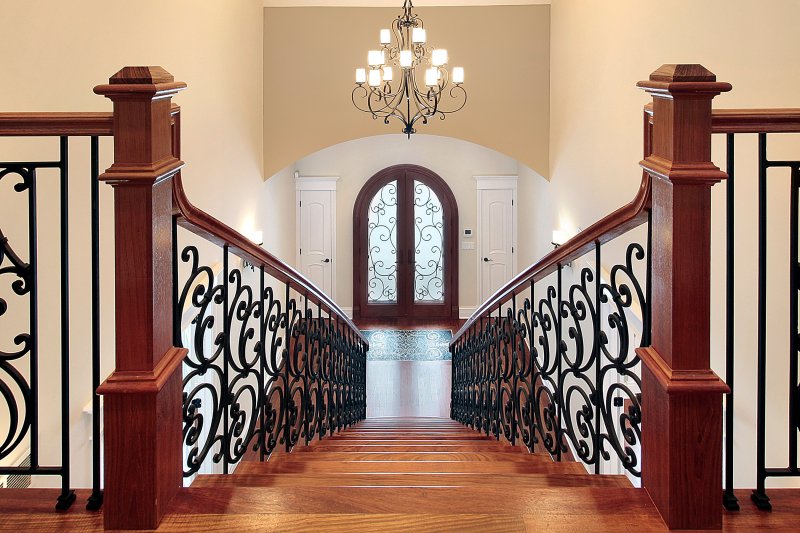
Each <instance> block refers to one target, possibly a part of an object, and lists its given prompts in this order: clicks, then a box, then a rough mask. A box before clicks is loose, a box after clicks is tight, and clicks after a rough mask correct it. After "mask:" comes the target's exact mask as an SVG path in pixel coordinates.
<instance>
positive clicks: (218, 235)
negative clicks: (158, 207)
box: [172, 174, 367, 343]
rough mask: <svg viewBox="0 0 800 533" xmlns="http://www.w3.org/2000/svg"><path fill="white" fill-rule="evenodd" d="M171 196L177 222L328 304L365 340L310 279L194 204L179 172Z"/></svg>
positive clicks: (303, 292)
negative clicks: (185, 189)
mask: <svg viewBox="0 0 800 533" xmlns="http://www.w3.org/2000/svg"><path fill="white" fill-rule="evenodd" d="M172 198H173V206H174V207H173V210H174V212H173V215H175V216H177V222H178V225H179V226H181V227H183V228H185V229H187V230H189V231H191V232H192V233H194V234H196V235H199V236H200V237H203V238H204V239H207V240H209V241H210V242H213V243H214V244H217V245H218V246H220V247H223V246H226V245H227V246H228V249H229V250H230V251H232V252H233V253H234V254H235V255H237V256H239V257H241V258H242V259H245V260H246V261H248V262H249V263H250V264H252V265H255V266H257V267H258V266H263V267H264V271H265V272H266V273H268V274H269V275H270V276H272V277H273V278H275V279H277V280H278V281H281V282H283V283H288V284H290V285H291V286H292V288H293V289H294V290H296V291H297V292H299V293H301V294H303V296H305V297H307V298H308V299H309V300H310V301H312V302H315V303H318V304H320V305H322V306H324V307H326V308H328V309H329V310H330V312H331V313H333V314H335V315H336V316H337V317H338V318H339V319H340V320H341V321H343V322H344V323H345V324H347V325H348V326H349V327H350V328H351V329H352V330H354V331H355V332H356V333H357V334H358V336H359V338H360V339H361V340H362V341H363V342H364V343H366V342H367V340H366V338H365V337H364V336H363V335H362V334H361V331H359V329H358V328H357V327H356V325H355V324H354V323H353V321H352V320H350V318H349V317H348V316H347V315H346V314H345V312H344V311H343V310H342V309H341V308H340V307H339V306H338V305H337V304H336V303H335V302H334V301H333V300H331V298H330V297H329V296H328V295H327V294H325V293H324V292H323V291H321V290H320V289H319V288H318V287H317V286H316V285H314V284H313V283H312V282H311V281H310V280H309V279H307V278H306V277H305V276H303V275H302V274H300V273H299V272H298V271H297V270H295V269H294V268H292V267H291V266H289V265H288V264H286V263H285V262H283V261H281V260H280V259H278V258H277V257H276V256H274V255H272V254H271V253H269V252H268V251H266V250H265V249H264V248H262V247H261V246H259V245H257V244H256V243H254V242H253V241H251V240H250V239H248V238H247V237H245V236H244V235H242V234H241V233H239V232H238V231H236V230H235V229H233V228H231V227H230V226H228V225H227V224H225V223H224V222H221V221H219V220H217V219H216V218H214V217H213V216H211V215H210V214H208V213H206V212H205V211H203V210H202V209H199V208H197V207H195V206H194V205H193V204H192V203H191V202H190V201H189V199H188V198H187V197H186V193H185V192H184V189H183V183H182V181H181V176H180V174H178V175H176V176H175V177H174V178H173V180H172Z"/></svg>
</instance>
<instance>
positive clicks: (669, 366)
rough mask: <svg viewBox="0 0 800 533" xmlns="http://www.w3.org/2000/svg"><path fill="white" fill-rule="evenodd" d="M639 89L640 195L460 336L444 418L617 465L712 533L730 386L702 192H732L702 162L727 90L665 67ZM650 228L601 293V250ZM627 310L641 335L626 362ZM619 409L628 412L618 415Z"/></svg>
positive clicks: (667, 510) (531, 271) (707, 201)
mask: <svg viewBox="0 0 800 533" xmlns="http://www.w3.org/2000/svg"><path fill="white" fill-rule="evenodd" d="M639 87H641V88H642V89H644V90H645V91H646V92H648V93H649V94H651V95H652V97H653V104H652V107H651V110H652V111H651V114H648V113H647V112H646V113H645V121H644V124H645V133H644V147H645V154H644V155H645V158H644V160H643V161H642V162H641V166H642V168H643V169H644V177H643V180H642V185H641V187H640V190H639V193H638V194H637V196H636V198H635V199H634V200H633V201H632V202H630V203H629V204H628V205H626V206H625V207H623V208H621V209H619V210H617V211H616V212H614V213H612V214H611V215H609V216H608V217H606V218H604V219H602V220H601V221H599V222H597V223H595V224H593V225H592V226H590V227H589V228H587V229H586V230H584V231H582V232H581V233H579V234H578V235H577V236H575V237H574V238H572V239H570V240H569V241H568V242H566V243H565V244H564V245H562V246H560V247H558V248H557V249H556V250H554V251H553V252H551V253H550V254H548V255H547V256H545V257H544V258H543V259H542V260H541V261H539V262H537V263H535V264H534V265H532V266H531V267H529V268H528V269H526V270H525V271H524V272H523V273H522V274H520V275H519V276H517V277H516V278H514V279H513V280H512V281H510V282H509V283H508V284H506V285H505V286H504V287H503V288H501V289H500V290H499V291H498V292H497V293H496V294H495V295H493V296H492V297H490V298H489V300H488V301H487V302H486V303H484V304H483V305H482V306H481V307H480V308H479V309H478V310H477V311H476V312H475V313H474V314H473V316H472V317H471V318H470V319H469V320H468V321H467V323H466V324H465V325H464V326H463V327H462V328H461V329H460V330H459V332H458V333H457V334H456V336H455V337H454V339H453V341H452V344H451V351H452V353H453V417H454V418H456V419H458V420H461V421H462V422H464V423H467V424H469V425H472V426H473V427H476V429H479V430H483V431H486V432H487V433H489V432H493V433H494V434H496V435H498V436H500V435H504V436H505V437H506V438H508V439H509V440H511V441H512V442H514V441H515V440H517V439H521V440H522V441H523V443H524V444H526V445H528V446H529V448H533V447H535V446H543V447H544V449H545V451H547V452H549V453H551V455H553V457H554V458H556V459H560V458H561V457H562V454H567V453H569V452H571V453H573V454H574V455H576V456H577V458H579V459H581V460H582V461H584V463H586V464H587V465H593V466H594V467H595V471H596V472H600V471H601V468H600V464H601V462H602V461H603V460H605V459H608V458H609V457H613V456H614V455H616V456H617V457H618V460H619V461H620V463H621V464H622V466H623V467H624V468H625V469H626V470H627V471H628V472H629V473H630V474H632V475H634V476H636V475H640V476H641V479H642V486H643V487H644V488H645V489H646V490H647V491H648V492H649V494H650V496H651V498H652V500H653V502H654V503H655V504H656V506H657V507H658V509H659V511H660V512H661V514H662V517H663V518H664V521H665V522H666V524H667V525H668V526H669V527H670V528H677V529H687V528H688V529H715V528H719V527H720V526H721V520H722V510H721V509H722V508H721V506H720V505H719V499H720V494H721V491H722V487H721V479H722V468H721V467H722V459H721V442H722V395H723V394H724V393H726V392H727V391H728V387H727V386H726V384H725V382H724V381H722V380H721V379H720V378H719V377H718V376H717V375H716V374H715V373H714V372H713V371H712V370H711V367H710V344H709V328H710V301H709V300H710V239H711V231H710V229H711V186H712V185H714V184H715V183H717V182H719V181H721V180H723V179H725V177H726V175H725V173H724V172H722V171H721V170H719V169H718V168H717V167H716V166H715V165H714V164H713V163H712V161H711V134H712V125H713V117H712V111H711V102H712V99H713V98H714V97H715V96H716V95H718V94H720V93H721V92H725V91H729V90H730V89H731V86H730V85H729V84H727V83H720V82H717V81H716V77H715V76H714V74H713V73H711V72H709V71H708V70H706V69H705V68H703V67H702V66H700V65H664V66H662V67H661V68H659V69H658V70H656V71H655V72H654V73H653V74H652V75H651V76H650V79H649V80H648V81H644V82H640V83H639ZM651 117H652V118H651ZM720 120H721V119H720ZM648 220H649V224H648V231H647V234H648V235H647V238H646V239H647V244H646V245H643V244H641V243H638V242H633V243H631V244H629V245H628V246H627V248H626V251H625V253H624V254H617V255H618V259H617V260H615V261H614V263H613V264H614V266H613V267H612V268H611V269H610V273H609V274H608V275H607V277H608V278H609V279H608V280H607V281H604V280H603V277H604V275H605V274H604V272H603V270H602V268H601V264H602V261H603V258H601V255H600V250H601V247H602V248H603V250H605V249H606V248H607V247H604V246H603V245H605V244H606V243H608V242H609V241H611V240H612V239H615V238H617V237H620V236H624V235H626V234H627V233H628V232H629V231H630V230H632V229H633V228H635V227H637V226H639V225H641V224H644V223H646V222H648ZM592 253H593V255H594V257H593V258H591V259H594V264H593V265H591V264H589V266H587V267H585V268H580V273H573V279H572V280H571V284H570V285H568V286H564V280H563V278H564V277H566V275H567V274H569V272H566V271H565V267H566V266H567V263H569V262H573V261H576V260H578V259H580V258H581V257H583V256H585V255H587V254H592ZM604 253H605V252H604ZM612 258H613V252H612ZM637 261H639V262H640V263H641V262H644V263H645V267H644V268H642V267H641V265H640V266H639V267H638V268H637V265H636V262H637ZM571 270H572V269H570V271H571ZM641 270H645V273H644V275H642V274H641ZM637 271H638V273H637ZM551 274H556V280H555V281H552V282H548V281H546V280H545V278H546V277H547V276H548V275H551ZM642 278H645V279H642ZM542 286H543V287H542ZM604 306H606V307H607V309H606V310H605V311H604ZM636 307H638V308H639V309H640V315H641V321H642V330H643V331H641V342H640V343H639V346H640V347H639V348H637V349H636V350H635V354H631V353H630V352H631V350H630V349H629V348H630V345H631V336H632V333H631V330H630V326H629V322H631V321H632V320H633V318H632V316H633V315H635V314H636V312H635V308H636ZM603 319H606V320H605V321H604V320H603ZM604 322H605V323H606V325H604ZM584 332H587V333H586V334H584ZM612 335H614V336H615V337H616V340H614V341H612V340H611V336H612ZM614 376H619V377H620V378H625V379H626V380H627V384H625V383H623V384H616V383H611V382H609V381H608V380H609V379H610V378H611V377H614ZM638 386H640V387H641V403H640V401H639V394H637V391H636V388H637V387H638ZM615 397H616V398H617V399H616V400H615ZM616 402H618V405H620V406H623V405H624V406H626V408H624V409H623V410H622V412H617V411H615V410H614V407H615V406H616V405H617V404H616ZM642 420H644V421H645V422H644V430H642V429H641V423H642ZM639 445H640V446H641V452H640V453H639V452H638V450H637V448H638V447H639ZM640 461H641V462H640Z"/></svg>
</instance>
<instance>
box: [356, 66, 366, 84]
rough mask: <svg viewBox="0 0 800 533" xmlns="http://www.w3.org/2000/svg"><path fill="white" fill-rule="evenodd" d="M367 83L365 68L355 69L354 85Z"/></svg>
mask: <svg viewBox="0 0 800 533" xmlns="http://www.w3.org/2000/svg"><path fill="white" fill-rule="evenodd" d="M366 82H367V69H365V68H357V69H356V83H366Z"/></svg>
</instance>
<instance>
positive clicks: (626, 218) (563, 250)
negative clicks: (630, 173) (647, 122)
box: [450, 172, 652, 346]
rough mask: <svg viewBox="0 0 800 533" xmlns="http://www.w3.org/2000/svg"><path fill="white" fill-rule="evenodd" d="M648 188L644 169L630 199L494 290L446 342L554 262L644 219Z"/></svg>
mask: <svg viewBox="0 0 800 533" xmlns="http://www.w3.org/2000/svg"><path fill="white" fill-rule="evenodd" d="M651 191H652V188H651V178H650V175H649V174H648V173H647V172H644V173H642V182H641V184H640V185H639V191H638V192H637V193H636V197H634V199H633V200H631V201H630V202H629V203H628V204H626V205H624V206H623V207H620V208H619V209H617V210H616V211H614V212H613V213H611V214H609V215H607V216H605V217H603V218H601V219H600V220H598V221H597V222H595V223H594V224H592V225H591V226H589V227H588V228H586V229H585V230H583V231H581V232H580V233H578V234H577V235H575V236H574V237H572V238H571V239H570V240H568V241H567V242H565V243H564V244H562V245H561V246H559V247H558V248H556V249H555V250H553V251H552V252H550V253H548V254H547V255H545V256H544V257H542V258H541V259H540V260H539V261H537V262H536V263H534V264H532V265H531V266H529V267H528V268H526V269H525V270H524V271H523V272H521V273H519V274H518V275H517V276H515V277H514V278H513V279H511V281H509V282H508V283H506V284H505V285H503V286H502V287H500V289H498V290H497V292H495V293H494V294H493V295H492V296H490V297H489V299H488V300H486V301H485V302H484V303H483V304H482V305H481V306H480V307H478V309H477V310H475V312H474V313H472V316H470V317H469V319H468V320H467V321H466V323H464V325H463V326H461V328H460V329H459V330H458V332H457V333H456V334H455V335H454V336H453V340H452V341H451V343H450V345H451V346H452V345H453V344H455V342H456V341H457V340H458V339H459V338H460V337H461V335H463V334H464V333H465V332H466V331H467V330H468V329H469V328H470V327H471V326H472V325H473V324H474V323H475V322H476V321H477V320H478V319H479V318H480V317H481V316H484V315H485V314H486V313H487V312H489V311H490V310H492V309H494V308H496V307H497V306H499V305H501V304H502V303H503V302H505V301H507V300H508V299H509V298H511V295H512V294H513V293H514V292H516V291H518V290H520V289H521V288H522V287H523V286H526V285H528V284H530V283H531V281H534V282H535V281H539V280H541V279H543V278H544V277H545V276H547V275H548V274H551V273H552V272H555V270H556V269H557V268H558V265H564V264H567V263H569V262H571V261H574V260H575V259H578V258H579V257H581V256H583V255H585V254H587V253H589V252H590V251H592V250H593V249H594V248H595V246H596V245H597V244H603V243H606V242H608V241H610V240H612V239H614V238H616V237H618V236H620V235H622V234H623V233H625V232H627V231H630V230H632V229H633V228H636V227H638V226H640V225H642V224H644V223H645V222H647V218H648V215H649V211H650V201H651Z"/></svg>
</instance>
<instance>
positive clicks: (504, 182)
mask: <svg viewBox="0 0 800 533" xmlns="http://www.w3.org/2000/svg"><path fill="white" fill-rule="evenodd" d="M473 177H474V178H475V188H476V189H478V190H479V191H485V190H487V189H513V190H517V181H518V180H519V177H518V176H473Z"/></svg>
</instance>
